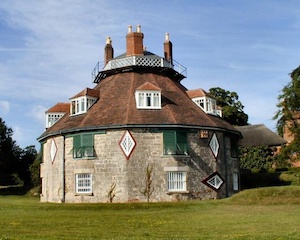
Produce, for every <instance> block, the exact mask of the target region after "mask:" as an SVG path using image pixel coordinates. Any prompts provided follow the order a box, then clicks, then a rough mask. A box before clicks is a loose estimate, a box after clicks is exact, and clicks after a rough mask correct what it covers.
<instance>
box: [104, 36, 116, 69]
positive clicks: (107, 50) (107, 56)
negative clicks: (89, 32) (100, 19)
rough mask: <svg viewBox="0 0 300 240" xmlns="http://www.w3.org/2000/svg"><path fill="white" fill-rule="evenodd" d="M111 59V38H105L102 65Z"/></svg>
mask: <svg viewBox="0 0 300 240" xmlns="http://www.w3.org/2000/svg"><path fill="white" fill-rule="evenodd" d="M113 58H114V49H113V47H112V45H111V38H110V37H107V38H106V45H105V48H104V63H105V65H106V64H107V63H108V62H109V61H110V60H111V59H113Z"/></svg>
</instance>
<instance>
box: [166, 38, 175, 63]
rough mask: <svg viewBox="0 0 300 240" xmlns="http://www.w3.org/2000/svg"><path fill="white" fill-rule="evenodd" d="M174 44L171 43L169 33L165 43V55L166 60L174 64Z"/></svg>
mask: <svg viewBox="0 0 300 240" xmlns="http://www.w3.org/2000/svg"><path fill="white" fill-rule="evenodd" d="M172 48H173V47H172V42H171V41H170V36H169V33H166V35H165V42H164V55H165V59H166V60H167V61H169V62H170V63H171V64H173V50H172Z"/></svg>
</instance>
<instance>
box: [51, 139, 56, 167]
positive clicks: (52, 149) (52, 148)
mask: <svg viewBox="0 0 300 240" xmlns="http://www.w3.org/2000/svg"><path fill="white" fill-rule="evenodd" d="M56 152H57V147H56V144H55V141H54V139H52V140H51V148H50V157H51V161H52V162H53V161H54V159H55V156H56Z"/></svg>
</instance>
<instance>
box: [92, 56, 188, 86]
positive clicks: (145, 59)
mask: <svg viewBox="0 0 300 240" xmlns="http://www.w3.org/2000/svg"><path fill="white" fill-rule="evenodd" d="M129 66H142V67H163V68H172V69H173V70H175V71H177V72H178V73H179V74H181V75H183V76H184V77H186V75H187V70H186V67H184V66H183V65H181V64H180V63H178V62H176V61H175V60H173V64H172V63H170V62H169V61H167V60H165V59H164V58H158V57H153V56H130V57H124V58H117V59H112V60H110V61H109V62H108V63H107V64H106V65H105V66H104V62H98V63H97V64H96V66H95V68H94V70H93V71H92V80H93V81H94V80H95V79H96V78H97V76H98V74H99V73H100V72H102V71H107V70H114V69H118V68H123V67H129Z"/></svg>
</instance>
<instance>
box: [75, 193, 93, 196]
mask: <svg viewBox="0 0 300 240" xmlns="http://www.w3.org/2000/svg"><path fill="white" fill-rule="evenodd" d="M75 196H94V194H93V193H75Z"/></svg>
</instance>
